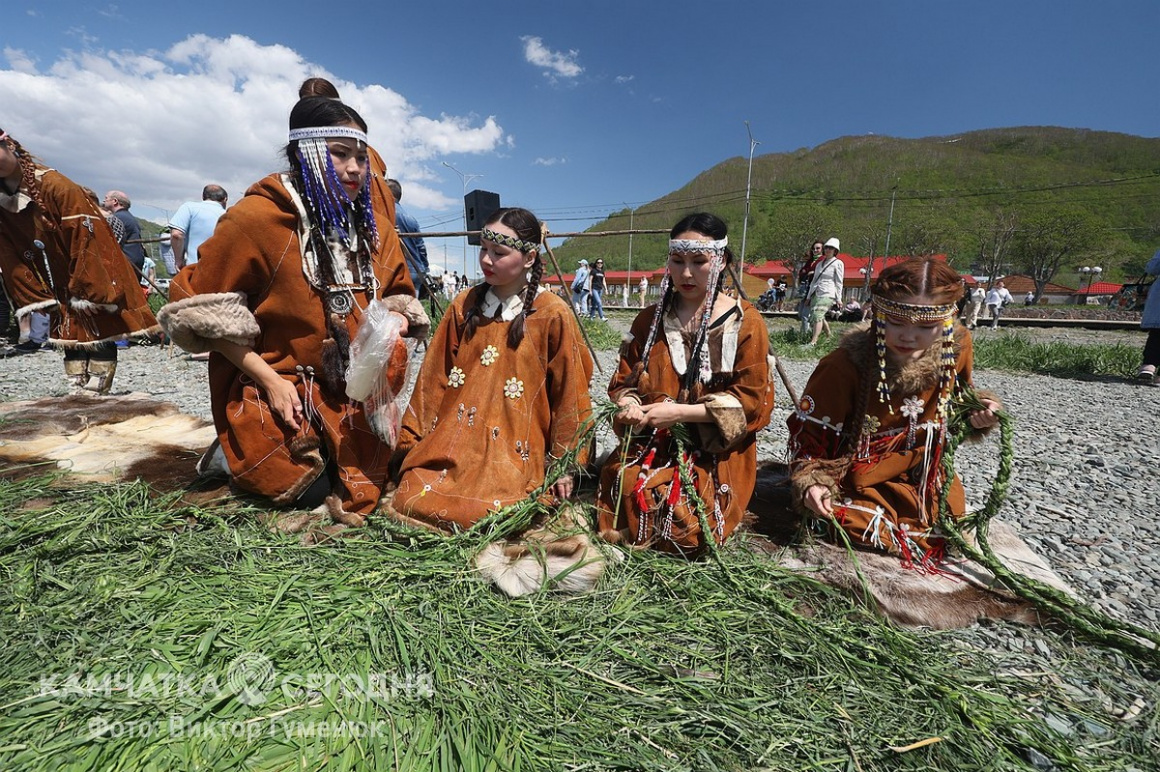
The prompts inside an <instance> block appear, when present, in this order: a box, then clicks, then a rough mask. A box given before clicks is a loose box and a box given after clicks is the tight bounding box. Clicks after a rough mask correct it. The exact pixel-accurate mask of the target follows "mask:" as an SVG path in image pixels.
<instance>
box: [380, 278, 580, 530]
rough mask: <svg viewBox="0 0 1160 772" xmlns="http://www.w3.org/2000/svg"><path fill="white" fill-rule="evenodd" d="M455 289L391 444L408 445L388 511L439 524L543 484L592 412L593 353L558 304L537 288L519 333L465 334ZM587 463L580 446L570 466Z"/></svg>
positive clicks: (464, 521) (464, 303)
mask: <svg viewBox="0 0 1160 772" xmlns="http://www.w3.org/2000/svg"><path fill="white" fill-rule="evenodd" d="M481 291H483V288H482V287H477V288H475V289H473V290H470V291H467V292H461V293H460V294H459V296H458V297H457V298H456V299H455V300H454V301H453V302H452V303H451V305H450V307H449V308H448V309H447V313H446V315H445V316H444V317H443V321H442V322H441V323H440V325H439V329H438V330H437V331H436V332H435V335H434V336H433V337H432V339H431V343H430V346H429V347H428V350H427V357H426V359H424V360H423V366H422V369H421V370H420V371H419V379H418V381H417V382H416V384H415V391H414V393H413V396H412V397H411V403H410V405H409V406H408V408H407V413H406V415H405V416H404V418H403V428H402V431H401V434H400V439H399V448H400V449H402V450H406V451H407V455H406V458H405V460H404V462H403V467H402V476H401V479H400V481H399V488H398V490H397V491H396V492H395V498H394V507H395V509H396V510H398V511H399V512H400V513H402V514H403V515H406V516H408V517H412V518H416V519H418V520H421V521H423V522H426V523H429V524H431V525H434V526H437V527H440V528H444V529H452V528H456V527H458V528H469V527H471V526H472V525H474V524H475V523H476V522H477V521H479V520H480V519H481V518H482V517H483V516H484V515H486V514H487V513H488V512H491V511H494V510H496V509H500V508H501V507H505V506H507V505H509V504H513V503H515V502H518V501H521V500H523V499H525V498H527V497H528V494H530V493H531V492H532V491H534V490H536V489H537V488H538V487H539V486H540V485H542V484H543V482H544V479H545V469H546V467H547V466H549V465H550V464H551V462H552V459H553V458H559V457H560V456H562V455H563V454H564V453H566V452H568V451H570V450H572V449H574V448H576V447H577V443H578V439H579V438H578V435H579V432H580V429H581V427H582V426H583V424H584V423H585V421H587V420H588V417H589V414H590V412H591V409H592V404H591V397H590V396H589V392H588V387H589V381H590V380H591V378H592V368H593V362H592V356H591V355H590V354H589V352H588V349H587V347H586V346H585V344H584V340H583V337H582V334H581V332H580V327H579V325H578V324H577V323H576V319H575V318H574V317H573V315H572V312H571V310H570V309H569V308H568V306H567V304H566V302H565V301H563V300H561V299H560V298H558V297H557V296H556V295H554V294H552V293H550V292H541V293H540V294H539V295H538V296H537V297H536V299H535V301H534V303H533V305H532V309H533V310H532V313H530V314H529V315H528V317H527V320H526V325H525V328H524V339H523V341H522V342H521V343H520V345H519V347H518V348H516V349H514V350H513V349H511V348H509V347H508V342H507V334H508V328H509V326H510V324H511V323H510V322H505V321H502V320H500V319H488V320H486V321H484V322H482V323H481V324H480V325H479V327H478V328H476V331H475V334H474V335H473V336H472V337H471V338H470V339H465V338H464V336H463V327H464V312H465V310H466V308H468V303H470V302H472V299H473V298H474V296H475V293H476V292H481ZM586 460H587V453H586V449H582V451H581V452H580V454H579V457H578V459H577V463H578V464H583V463H585V462H586Z"/></svg>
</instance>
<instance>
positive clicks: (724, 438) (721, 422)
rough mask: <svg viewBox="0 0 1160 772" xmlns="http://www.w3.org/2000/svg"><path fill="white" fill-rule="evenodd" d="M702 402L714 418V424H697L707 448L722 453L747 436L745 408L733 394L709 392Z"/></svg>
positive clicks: (712, 451)
mask: <svg viewBox="0 0 1160 772" xmlns="http://www.w3.org/2000/svg"><path fill="white" fill-rule="evenodd" d="M701 404H703V405H704V406H705V409H706V410H708V411H709V417H710V418H712V419H713V423H712V424H698V425H697V430H698V433H699V434H700V435H701V442H702V445H703V447H704V448H705V450H707V451H709V452H710V453H721V452H723V451H726V450H728V449H729V448H730V447H732V446H733V445H735V444H736V443H737V442H738V441H739V440H740V439H741V438H742V437H744V436H745V434H746V432H745V430H746V427H747V424H746V421H745V408H744V407H742V406H741V401H740V400H738V399H737V398H736V397H734V396H733V395H732V394H709V395H708V396H706V397H705V398H704V399H702V400H701Z"/></svg>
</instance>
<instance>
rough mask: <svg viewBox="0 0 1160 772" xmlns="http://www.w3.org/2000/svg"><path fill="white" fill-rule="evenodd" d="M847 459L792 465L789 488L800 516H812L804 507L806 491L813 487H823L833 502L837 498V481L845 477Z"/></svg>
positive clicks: (822, 460)
mask: <svg viewBox="0 0 1160 772" xmlns="http://www.w3.org/2000/svg"><path fill="white" fill-rule="evenodd" d="M848 468H849V459H848V458H845V457H842V458H808V459H802V460H800V461H795V462H794V463H793V471H792V473H791V474H790V479H789V482H790V488H791V489H792V490H793V505H794V508H795V509H797V511H799V512H801V513H802V514H805V515H809V516H810V517H813V516H814V513H813V512H812V511H810V509H809V508H808V507H806V505H805V498H806V491H808V490H809V489H810V487H811V486H814V485H824V486H826V488H828V489H829V491H830V495H831V496H833V498H834V500H837V499H838V498H839V489H838V481H839V480H841V479H842V478H843V477H845V475H846V471H847V469H848Z"/></svg>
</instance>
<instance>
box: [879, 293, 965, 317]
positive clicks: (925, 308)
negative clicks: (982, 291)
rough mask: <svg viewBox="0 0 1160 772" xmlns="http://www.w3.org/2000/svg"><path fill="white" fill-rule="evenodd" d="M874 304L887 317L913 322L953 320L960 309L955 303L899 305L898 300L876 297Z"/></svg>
mask: <svg viewBox="0 0 1160 772" xmlns="http://www.w3.org/2000/svg"><path fill="white" fill-rule="evenodd" d="M873 303H874V308H875V310H877V311H881V312H882V313H884V314H886V315H887V316H895V317H899V318H901V319H906V320H908V321H911V322H941V321H944V320H946V319H951V318H953V317H954V315H955V311H956V310H957V308H958V306H956V305H955V304H954V303H947V304H946V305H939V306H930V305H918V304H912V303H899V302H898V301H896V300H888V299H886V298H881V297H875V298H874V300H873Z"/></svg>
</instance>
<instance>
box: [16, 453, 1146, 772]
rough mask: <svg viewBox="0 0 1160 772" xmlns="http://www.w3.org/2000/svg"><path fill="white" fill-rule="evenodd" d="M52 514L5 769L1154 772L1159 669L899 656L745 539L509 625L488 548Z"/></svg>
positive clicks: (25, 509) (1071, 649)
mask: <svg viewBox="0 0 1160 772" xmlns="http://www.w3.org/2000/svg"><path fill="white" fill-rule="evenodd" d="M58 486H60V483H59V481H55V480H54V479H53V478H50V477H46V476H41V477H30V478H27V479H24V480H18V481H0V512H2V513H4V514H3V515H2V519H0V576H2V581H0V631H2V632H0V636H2V638H0V643H2V645H3V650H4V653H5V667H4V668H3V670H0V705H2V708H0V738H2V739H0V768H2V769H53V770H56V769H66V768H67V769H91V770H102V771H104V770H114V769H131V770H137V769H159V770H168V769H189V770H191V769H222V770H225V769H240V768H247V769H286V770H296V769H303V770H305V769H318V768H321V767H324V766H325V767H328V768H334V769H343V770H346V769H349V770H363V769H403V770H411V769H416V770H418V769H423V770H426V769H431V770H524V769H526V770H532V769H576V770H579V769H585V770H596V769H622V770H630V769H631V770H643V769H656V770H684V769H697V770H704V769H730V770H742V769H744V770H750V769H770V770H789V769H794V770H799V769H817V770H822V769H825V770H831V769H849V770H865V771H869V770H879V769H907V770H924V769H938V770H943V769H970V770H1012V769H1033V768H1041V769H1042V768H1046V767H1045V766H1042V765H1044V764H1053V765H1054V767H1052V768H1054V769H1060V770H1124V769H1129V768H1132V767H1135V768H1137V769H1141V770H1143V769H1155V768H1156V758H1157V755H1158V753H1160V739H1158V737H1160V714H1158V713H1157V708H1156V706H1157V703H1158V702H1160V687H1158V686H1157V678H1156V675H1157V674H1156V672H1155V671H1154V670H1152V671H1149V670H1147V667H1148V666H1146V665H1143V664H1141V663H1137V662H1133V661H1130V660H1125V659H1123V658H1121V657H1120V656H1119V655H1117V654H1114V653H1111V652H1103V651H1099V650H1092V649H1086V648H1082V647H1078V646H1075V645H1074V644H1073V642H1072V641H1070V640H1069V639H1067V638H1066V637H1063V636H1060V635H1056V634H1053V633H1049V632H1043V631H1037V630H1019V631H1015V632H1014V633H1013V636H1014V637H1013V640H1016V641H1021V644H1020V645H1021V646H1026V647H1027V649H1028V650H1029V651H1031V652H1035V651H1037V650H1039V651H1051V652H1054V653H1053V654H1052V655H1051V656H1050V657H1046V656H1038V655H1034V654H1025V653H1023V652H1022V651H1009V652H1005V653H1003V654H1001V655H1000V654H995V653H990V652H988V651H987V650H985V649H984V648H982V647H981V645H980V644H979V637H978V635H977V633H978V631H962V632H958V633H943V634H935V633H920V632H907V631H901V630H898V629H895V628H893V627H891V626H889V625H886V624H884V623H882V622H881V621H879V620H877V619H876V618H874V617H873V616H871V615H870V614H868V613H867V612H865V611H863V610H861V609H860V608H859V607H857V606H856V605H855V604H853V603H852V602H851V601H849V600H847V599H846V598H844V597H841V596H838V595H836V594H834V593H832V592H829V591H827V590H825V589H824V588H822V587H820V586H818V585H816V584H814V583H813V582H811V581H809V580H807V579H804V578H801V577H798V576H795V575H792V574H789V573H786V572H784V571H782V570H779V569H777V568H776V567H774V566H773V565H772V563H771V561H770V560H769V559H768V558H767V557H765V556H763V555H760V554H758V553H756V552H753V551H751V550H748V549H746V548H745V545H746V542H745V540H744V538H742V539H740V540H734V541H733V542H731V544H730V546H728V547H727V548H726V549H725V550H723V551H722V552H721V553H719V555H718V556H717V558H715V559H710V560H705V561H700V562H686V561H682V560H676V559H673V558H670V557H666V556H663V555H659V554H655V553H652V552H634V553H632V554H629V555H627V556H626V559H625V560H624V562H622V563H620V564H619V565H616V566H614V567H613V568H612V569H610V571H609V572H608V573H607V574H606V576H605V577H604V579H603V580H602V583H601V585H600V587H599V588H598V589H597V591H596V592H594V593H592V594H590V595H586V596H582V597H561V596H557V595H554V594H550V593H544V594H540V595H534V596H531V597H529V598H525V599H521V600H510V599H507V598H505V597H503V596H501V595H499V594H497V593H496V592H495V591H494V590H493V589H491V588H490V587H489V586H487V585H486V584H485V583H484V582H482V581H481V580H480V579H478V578H477V577H476V576H475V575H474V574H473V573H472V571H471V570H470V569H469V568H468V566H469V561H470V559H471V557H472V555H473V554H474V553H475V552H476V551H477V550H478V549H479V547H480V546H481V544H482V540H483V538H484V537H483V536H481V535H479V534H474V533H472V534H465V535H462V536H459V537H455V538H441V537H437V536H432V535H426V534H417V533H412V532H404V531H401V530H399V529H398V528H397V527H394V526H390V525H389V524H386V523H382V522H375V523H373V524H372V525H371V526H370V527H368V528H367V529H365V531H363V532H361V533H360V534H359V536H358V537H357V538H347V539H342V540H338V541H333V542H328V543H324V544H322V545H319V546H315V547H303V546H301V545H300V544H299V542H298V541H297V539H296V538H294V537H291V536H286V535H281V534H276V533H272V532H270V531H268V530H266V529H265V528H263V527H262V526H261V525H259V524H258V523H257V514H258V513H257V511H255V510H252V509H247V508H244V507H239V506H238V505H236V504H233V505H228V506H227V505H221V506H217V507H208V508H194V507H190V506H185V505H182V504H180V503H178V502H177V501H175V500H174V499H173V498H172V497H170V498H166V497H161V498H158V497H156V496H154V495H153V494H152V493H151V492H150V491H149V489H148V488H147V487H146V486H144V485H143V484H132V485H115V486H85V487H68V488H66V487H58ZM1151 667H1153V668H1154V667H1155V663H1152V664H1151ZM167 683H168V684H170V685H171V687H172V688H169V689H165V688H163V685H164V684H167ZM177 685H180V688H178V686H177ZM1119 711H1126V713H1123V717H1119V718H1118V717H1116V713H1117V712H1119ZM343 722H348V723H346V724H343ZM323 732H329V734H330V735H331V736H320V735H321V734H322V733H323ZM360 734H361V736H359V735H360ZM934 738H938V739H937V740H934ZM924 741H926V744H921V743H923V742H924ZM916 744H921V745H919V747H913V748H912V747H911V746H915V745H916ZM1036 764H1038V765H1040V766H1038V767H1036V766H1034V765H1036Z"/></svg>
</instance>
